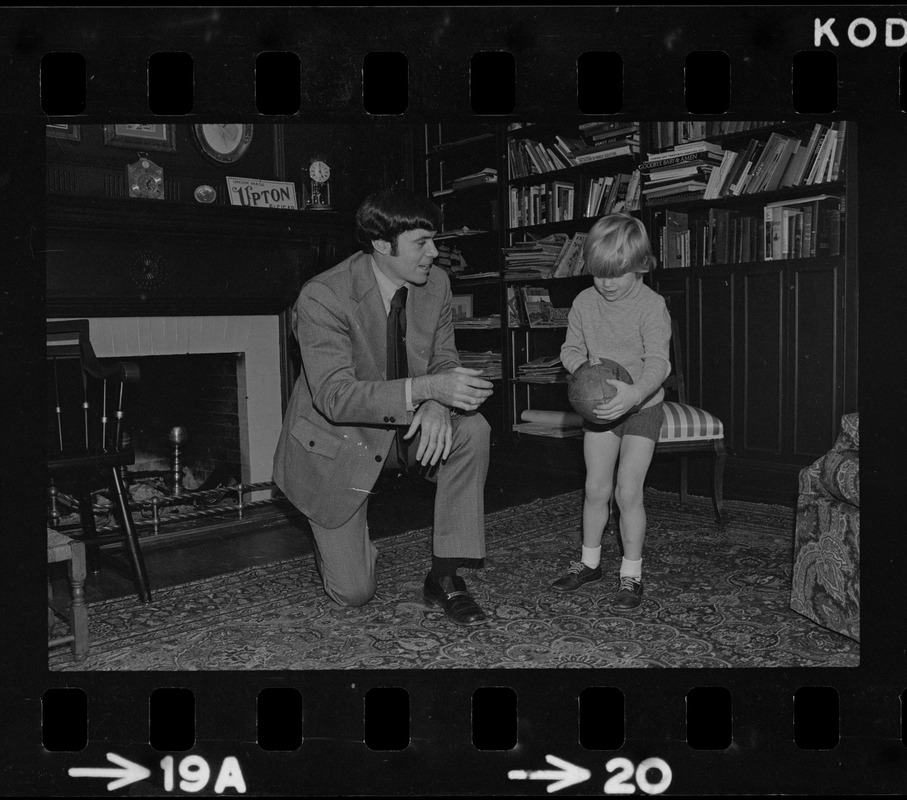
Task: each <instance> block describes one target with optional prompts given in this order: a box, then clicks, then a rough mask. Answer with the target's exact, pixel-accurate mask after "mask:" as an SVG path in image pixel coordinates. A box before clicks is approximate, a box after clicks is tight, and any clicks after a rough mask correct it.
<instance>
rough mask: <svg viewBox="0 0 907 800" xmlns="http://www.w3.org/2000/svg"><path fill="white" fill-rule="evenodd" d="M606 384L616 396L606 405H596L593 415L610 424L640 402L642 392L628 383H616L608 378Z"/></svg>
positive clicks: (616, 381)
mask: <svg viewBox="0 0 907 800" xmlns="http://www.w3.org/2000/svg"><path fill="white" fill-rule="evenodd" d="M607 382H608V383H610V384H611V385H612V386H613V387H614V388H615V389H617V394H616V395H614V397H612V398H611V399H610V400H609V401H608V402H607V403H602V404H601V405H597V406H596V407H595V408H594V409H593V413H594V414H595V416H596V417H598V418H599V419H601V420H606V421H609V422H610V421H611V420H614V419H617V418H618V417H622V416H623V415H624V414H626V413H627V412H628V411H630V410H631V409H632V408H634V407H635V406H638V405H639V404H640V403H641V402H642V392H640V391H639V389H637V388H636V387H635V386H631V385H630V384H629V383H624V382H623V381H618V380H615V379H613V378H609V379H608V381H607Z"/></svg>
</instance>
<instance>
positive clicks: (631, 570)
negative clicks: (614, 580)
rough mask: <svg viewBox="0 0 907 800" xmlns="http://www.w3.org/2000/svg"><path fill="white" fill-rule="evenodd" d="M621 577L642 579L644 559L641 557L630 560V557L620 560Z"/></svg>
mask: <svg viewBox="0 0 907 800" xmlns="http://www.w3.org/2000/svg"><path fill="white" fill-rule="evenodd" d="M620 577H621V578H636V579H637V580H641V579H642V559H641V558H639V559H637V560H636V561H630V559H629V558H622V559H621V560H620Z"/></svg>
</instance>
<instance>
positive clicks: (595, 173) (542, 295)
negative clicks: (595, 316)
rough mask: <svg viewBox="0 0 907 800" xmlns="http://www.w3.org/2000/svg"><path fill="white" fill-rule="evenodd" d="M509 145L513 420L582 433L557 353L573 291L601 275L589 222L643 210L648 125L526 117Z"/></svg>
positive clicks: (548, 432)
mask: <svg viewBox="0 0 907 800" xmlns="http://www.w3.org/2000/svg"><path fill="white" fill-rule="evenodd" d="M505 144H506V150H507V153H506V155H507V183H506V192H505V198H506V201H507V216H506V219H507V223H508V228H507V242H508V243H507V245H506V246H505V248H504V264H503V266H504V271H503V276H502V277H503V283H504V289H505V293H506V298H507V303H508V311H509V316H508V320H507V324H508V329H509V330H508V334H509V335H508V341H507V349H508V353H509V356H510V359H509V361H510V372H509V374H508V375H507V382H508V383H509V392H508V394H509V408H508V412H509V417H508V424H509V428H510V431H511V432H512V433H515V434H516V435H518V436H521V437H522V436H524V435H530V436H532V437H533V438H537V437H540V436H541V437H552V438H574V437H577V436H579V435H580V429H579V427H578V426H576V425H575V424H573V425H569V426H565V425H564V424H563V417H562V416H561V415H563V414H565V413H567V414H571V416H572V413H571V412H572V409H571V408H570V405H569V403H568V401H567V392H566V372H565V370H564V369H563V367H562V366H561V365H560V362H559V359H557V358H556V357H557V356H558V355H559V353H560V348H561V345H562V344H563V341H564V336H565V335H566V326H567V319H566V315H567V312H568V311H569V309H570V306H571V304H572V302H573V298H574V297H576V295H577V294H578V293H579V292H580V291H582V290H583V289H584V288H586V287H588V286H589V285H591V282H592V279H591V277H590V276H588V275H587V274H586V273H585V270H584V264H583V242H584V240H585V237H586V235H587V233H588V230H589V228H590V227H591V226H592V224H593V223H594V222H595V221H596V220H597V219H598V218H600V217H601V216H603V215H604V214H608V213H611V212H613V211H619V210H626V211H630V212H638V210H639V204H640V190H641V176H640V173H639V170H638V166H639V155H640V124H639V123H638V122H628V121H615V122H611V121H607V122H584V123H579V124H577V125H573V126H569V125H557V126H554V125H519V124H516V125H511V126H510V127H509V129H508V130H507V135H506V138H505ZM545 423H550V425H548V426H547V427H546V426H545ZM559 423H560V424H559Z"/></svg>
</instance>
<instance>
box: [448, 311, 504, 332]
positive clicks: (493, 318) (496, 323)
mask: <svg viewBox="0 0 907 800" xmlns="http://www.w3.org/2000/svg"><path fill="white" fill-rule="evenodd" d="M453 325H454V327H455V328H467V329H468V328H478V329H491V328H500V327H501V315H500V314H489V315H488V316H487V317H458V318H456V319H455V320H454V324H453Z"/></svg>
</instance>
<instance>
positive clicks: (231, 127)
mask: <svg viewBox="0 0 907 800" xmlns="http://www.w3.org/2000/svg"><path fill="white" fill-rule="evenodd" d="M194 127H195V139H196V141H197V142H198V144H199V147H201V149H202V152H203V153H204V154H205V155H206V156H208V158H211V159H213V160H214V161H218V162H220V163H221V164H232V163H233V162H234V161H238V160H239V159H240V158H242V156H243V154H244V153H245V152H246V150H248V149H249V144H251V142H252V127H253V126H252V125H248V124H243V123H218V124H205V125H195V126H194Z"/></svg>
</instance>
